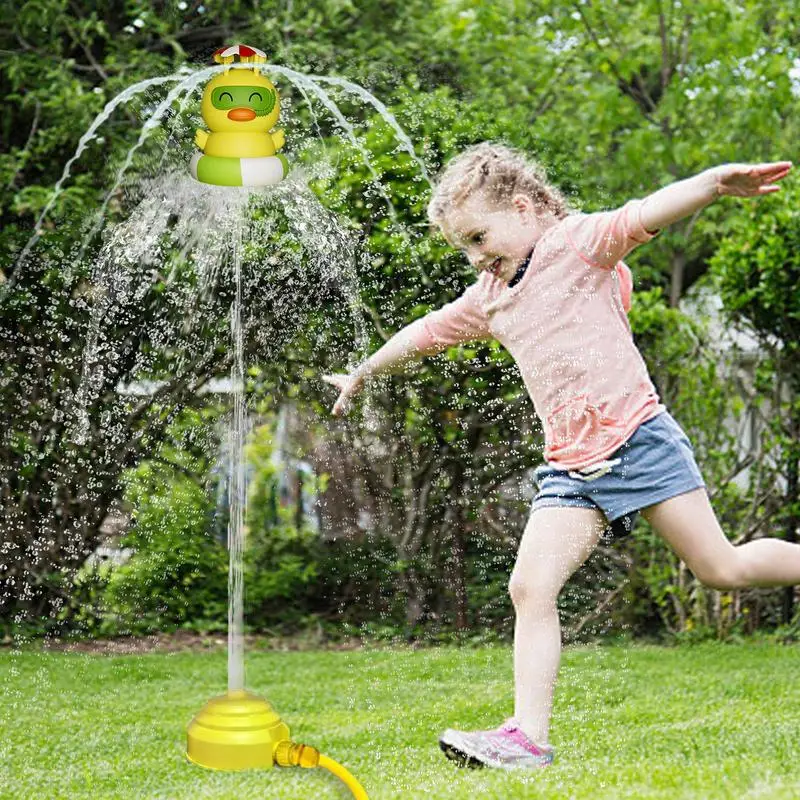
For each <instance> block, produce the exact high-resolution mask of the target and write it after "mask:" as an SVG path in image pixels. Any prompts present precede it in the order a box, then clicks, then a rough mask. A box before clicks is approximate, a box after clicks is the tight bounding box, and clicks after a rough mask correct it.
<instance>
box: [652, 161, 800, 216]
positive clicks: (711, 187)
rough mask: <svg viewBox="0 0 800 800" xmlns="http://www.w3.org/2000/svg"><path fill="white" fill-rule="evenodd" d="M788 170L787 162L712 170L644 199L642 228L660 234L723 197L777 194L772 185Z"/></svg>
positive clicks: (737, 165)
mask: <svg viewBox="0 0 800 800" xmlns="http://www.w3.org/2000/svg"><path fill="white" fill-rule="evenodd" d="M791 168H792V162H791V161H774V162H772V163H769V164H722V165H721V166H719V167H712V168H711V169H707V170H705V172H701V173H699V174H698V175H695V176H694V177H692V178H687V179H686V180H683V181H678V182H677V183H671V184H670V185H669V186H665V187H664V188H663V189H659V190H658V191H657V192H653V194H651V195H648V196H647V197H645V198H644V200H643V202H642V209H641V220H642V224H643V225H644V227H645V228H646V229H647V230H648V231H655V230H660V229H661V228H663V227H665V226H666V225H671V224H672V223H673V222H676V221H677V220H679V219H683V217H688V216H689V214H693V213H694V212H695V211H698V210H700V209H702V208H705V207H706V206H707V205H709V204H710V203H712V202H713V201H714V200H716V199H717V198H718V197H720V196H721V195H724V194H728V195H733V196H735V197H758V196H760V195H764V194H771V193H772V192H777V191H779V190H780V186H775V185H774V183H775V181H779V180H780V179H781V178H783V177H785V176H786V175H787V174H788V173H789V170H790V169H791Z"/></svg>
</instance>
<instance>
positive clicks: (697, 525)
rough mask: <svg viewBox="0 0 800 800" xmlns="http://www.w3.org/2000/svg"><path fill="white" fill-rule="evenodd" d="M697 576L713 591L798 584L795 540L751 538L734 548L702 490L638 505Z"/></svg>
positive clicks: (798, 557)
mask: <svg viewBox="0 0 800 800" xmlns="http://www.w3.org/2000/svg"><path fill="white" fill-rule="evenodd" d="M641 513H642V516H643V517H644V518H645V519H646V520H647V521H648V522H649V523H650V524H651V525H652V526H653V528H655V530H656V532H657V533H658V534H660V535H661V536H662V537H663V538H664V539H665V540H666V541H667V542H668V543H669V544H670V545H671V546H672V548H673V549H674V550H675V552H676V553H677V554H678V556H679V557H680V559H681V560H682V561H684V562H685V563H686V566H687V567H689V569H690V570H691V571H692V572H693V573H694V575H695V576H696V577H697V579H698V580H700V581H702V582H703V583H705V584H706V585H708V586H711V587H713V588H715V589H737V588H742V587H745V586H786V585H790V584H794V583H800V544H791V543H790V542H783V541H781V540H780V539H769V538H768V539H756V540H755V541H752V542H747V543H745V544H740V545H738V546H734V545H733V544H731V542H730V541H729V540H728V538H727V537H726V536H725V534H724V533H723V531H722V528H720V526H719V522H717V517H716V515H715V514H714V510H713V509H712V508H711V503H710V502H709V500H708V494H707V493H706V490H705V489H703V488H700V489H695V490H693V491H691V492H686V493H684V494H679V495H677V497H671V498H670V499H669V500H665V501H664V502H663V503H656V504H655V505H653V506H648V507H647V508H644V509H642V512H641Z"/></svg>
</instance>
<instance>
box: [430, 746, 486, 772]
mask: <svg viewBox="0 0 800 800" xmlns="http://www.w3.org/2000/svg"><path fill="white" fill-rule="evenodd" d="M439 747H441V749H442V752H443V753H444V754H445V755H446V756H447V757H448V758H449V759H450V760H451V761H455V762H456V764H458V766H459V767H469V768H470V769H481V768H483V767H485V766H486V764H484V763H483V761H479V760H478V759H477V758H475V756H471V755H470V754H469V753H465V752H464V751H463V750H459V749H458V748H457V747H456V746H455V745H452V744H448V743H447V742H443V741H441V740H439Z"/></svg>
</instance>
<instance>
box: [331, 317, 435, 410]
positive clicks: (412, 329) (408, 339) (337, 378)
mask: <svg viewBox="0 0 800 800" xmlns="http://www.w3.org/2000/svg"><path fill="white" fill-rule="evenodd" d="M419 322H420V320H417V324H415V323H412V324H411V325H407V326H406V327H405V328H403V329H402V330H400V331H398V332H397V333H396V334H395V335H394V336H392V338H391V339H389V341H388V342H386V344H385V345H383V347H381V348H380V350H378V351H376V352H375V353H373V354H372V355H371V356H370V357H369V358H368V359H367V360H366V361H364V362H363V363H362V364H360V365H359V366H358V367H357V368H356V369H355V370H353V372H351V373H350V374H349V375H344V374H335V375H323V376H322V380H324V381H325V382H326V383H330V384H331V385H333V386H335V387H336V388H337V389H338V390H339V397H338V399H337V400H336V402H335V403H334V406H333V409H332V411H333V414H334V416H337V417H338V416H340V415H341V414H346V413H347V412H348V411H349V410H350V406H351V401H352V399H353V398H354V397H355V396H356V395H357V394H358V393H359V392H360V391H361V390H362V389H363V388H364V381H365V380H366V378H369V377H373V376H377V375H382V374H385V373H392V372H395V371H400V370H402V369H403V368H404V367H405V366H407V365H408V364H409V363H410V362H412V361H414V360H416V359H418V358H421V357H422V356H424V355H427V354H428V352H436V350H437V349H438V350H440V349H441V348H430V349H429V350H426V349H425V348H423V347H420V344H419V327H420V326H419Z"/></svg>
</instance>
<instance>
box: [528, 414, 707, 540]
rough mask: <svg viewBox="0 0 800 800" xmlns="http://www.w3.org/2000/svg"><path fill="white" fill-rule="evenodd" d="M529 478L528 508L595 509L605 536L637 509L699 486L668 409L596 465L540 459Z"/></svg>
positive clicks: (618, 532)
mask: <svg viewBox="0 0 800 800" xmlns="http://www.w3.org/2000/svg"><path fill="white" fill-rule="evenodd" d="M534 480H535V481H536V483H537V485H538V487H539V491H538V494H537V495H536V497H534V499H533V503H532V504H531V511H533V510H534V509H537V508H542V507H545V506H573V507H579V508H595V507H596V508H599V509H600V510H601V511H602V512H603V513H604V514H605V516H606V519H607V520H608V523H609V527H610V530H611V536H610V538H611V539H617V538H619V537H621V536H624V535H625V534H627V533H630V532H631V531H632V530H633V526H634V523H635V522H636V517H637V516H638V514H637V512H638V511H639V510H640V509H642V508H646V507H647V506H650V505H653V504H655V503H660V502H662V501H663V500H668V499H669V498H670V497H675V495H678V494H683V493H684V492H690V491H692V490H693V489H698V488H701V487H705V483H704V481H703V477H702V475H701V474H700V470H699V469H698V466H697V462H696V461H695V459H694V448H693V447H692V445H691V442H690V441H689V438H688V437H687V436H686V434H685V433H684V432H683V429H682V428H681V426H680V425H678V423H677V422H676V421H675V420H674V419H673V417H672V415H671V414H670V413H669V412H668V411H662V412H661V413H660V414H658V415H657V416H655V417H652V418H651V419H649V420H647V421H646V422H643V423H642V424H641V425H640V426H639V427H638V428H637V429H636V430H635V431H634V432H633V435H632V436H631V437H630V438H629V439H628V440H627V441H626V442H625V443H624V444H623V445H621V446H620V447H619V448H618V449H617V450H615V451H614V452H613V453H612V454H611V455H610V456H608V457H607V458H606V459H604V460H603V461H600V462H598V463H597V464H596V465H594V464H593V465H591V466H590V467H586V468H584V469H583V470H580V471H572V470H566V469H557V468H555V467H553V466H551V465H550V464H549V463H546V464H543V465H542V466H540V467H538V468H537V469H536V471H535V472H534ZM607 534H608V531H607V532H606V535H607Z"/></svg>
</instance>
